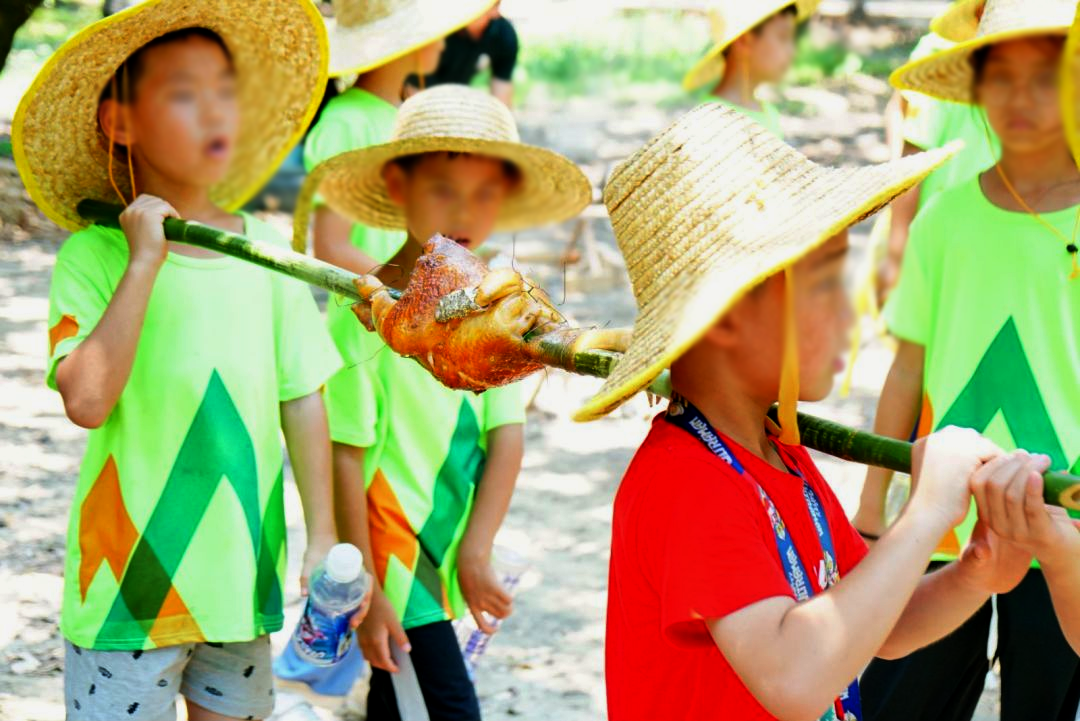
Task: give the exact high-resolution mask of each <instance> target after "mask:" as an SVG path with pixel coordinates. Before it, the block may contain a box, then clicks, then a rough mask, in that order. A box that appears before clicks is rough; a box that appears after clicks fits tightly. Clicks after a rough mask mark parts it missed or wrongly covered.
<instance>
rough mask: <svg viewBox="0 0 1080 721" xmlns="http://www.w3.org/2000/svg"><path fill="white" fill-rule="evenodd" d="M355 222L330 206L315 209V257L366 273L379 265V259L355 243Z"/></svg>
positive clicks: (355, 271) (356, 271) (362, 273)
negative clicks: (353, 232) (353, 228)
mask: <svg viewBox="0 0 1080 721" xmlns="http://www.w3.org/2000/svg"><path fill="white" fill-rule="evenodd" d="M352 227H353V224H352V222H350V221H349V220H347V219H345V218H343V217H341V216H340V215H338V214H337V213H335V212H334V211H333V210H331V209H330V208H327V207H326V206H320V207H319V208H317V209H316V210H315V230H314V244H315V257H316V258H318V259H320V260H325V261H326V262H327V263H330V264H332V265H336V266H338V267H340V268H344V269H346V270H351V271H352V272H354V273H359V274H360V275H364V274H366V273H370V272H372V271H373V270H374V269H375V268H377V267H378V266H379V263H378V261H376V260H375V259H374V258H372V257H371V256H370V255H368V254H367V253H365V252H363V251H362V250H360V249H359V248H357V247H356V246H355V245H353V243H352V240H351V238H350V236H351V235H352Z"/></svg>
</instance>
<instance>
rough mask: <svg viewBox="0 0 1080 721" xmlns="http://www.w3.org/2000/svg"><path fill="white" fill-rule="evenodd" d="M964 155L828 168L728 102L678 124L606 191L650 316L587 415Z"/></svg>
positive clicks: (643, 313)
mask: <svg viewBox="0 0 1080 721" xmlns="http://www.w3.org/2000/svg"><path fill="white" fill-rule="evenodd" d="M956 150H958V147H957V146H955V145H953V146H949V147H947V148H944V149H939V150H933V151H929V152H926V153H920V154H917V155H911V156H908V157H905V158H902V159H900V160H895V161H892V162H889V163H885V164H882V165H875V166H869V167H862V168H845V169H837V168H826V167H823V166H820V165H817V164H816V163H814V162H812V161H810V160H809V159H807V158H806V157H805V156H803V155H802V154H800V153H799V152H798V151H797V150H795V149H793V148H792V147H790V146H789V145H787V144H786V143H784V142H783V141H781V140H780V139H778V138H776V137H775V136H773V135H772V134H771V133H770V132H769V131H767V130H765V129H764V128H763V127H761V126H760V125H758V124H757V123H755V122H753V121H752V120H750V119H748V118H747V117H745V116H744V115H743V114H742V113H739V112H737V111H734V110H731V109H730V108H727V107H726V106H724V105H722V104H720V103H708V104H705V105H702V106H701V107H699V108H697V109H695V110H694V111H692V112H690V113H689V114H688V115H685V116H684V117H682V118H681V119H680V120H678V121H676V122H675V124H674V125H672V126H671V127H670V128H668V129H667V130H665V131H664V132H663V133H662V134H661V135H659V136H658V137H656V138H654V139H653V140H652V141H650V142H649V143H648V144H647V145H646V146H645V147H644V148H642V149H641V150H639V151H638V152H637V153H636V154H635V155H633V156H632V157H631V158H629V159H628V160H626V161H625V162H624V163H622V164H621V165H619V166H618V167H617V168H616V169H615V172H614V174H613V175H612V177H611V179H610V180H609V182H608V185H607V188H606V190H605V193H604V201H605V202H606V204H607V207H608V211H609V212H610V214H611V222H612V225H613V227H614V230H615V238H616V240H617V241H618V244H619V249H620V250H621V251H622V254H623V256H624V258H625V259H626V267H627V271H628V272H629V274H630V281H631V284H632V286H633V289H634V296H635V299H636V300H637V306H638V317H637V320H636V322H635V323H634V331H633V340H632V341H631V343H630V347H629V348H628V349H627V351H626V354H625V355H624V356H623V358H622V359H621V360H620V361H619V363H618V364H617V365H616V366H615V370H614V371H613V372H612V374H611V376H610V377H609V378H608V379H607V381H606V382H605V383H604V385H603V387H602V388H601V389H600V391H599V393H597V394H596V395H595V396H594V397H593V398H591V399H590V400H589V401H588V402H587V403H586V404H585V406H584V407H582V408H581V409H580V410H579V411H578V412H577V413H576V414H575V418H576V419H577V420H581V421H588V420H594V419H596V418H600V417H601V416H603V415H606V414H607V413H609V412H611V411H612V410H614V409H615V408H617V407H618V406H619V405H621V404H622V403H623V402H625V401H626V400H627V399H628V398H630V397H631V396H633V395H634V394H635V393H637V392H638V391H640V390H642V389H644V388H646V387H647V386H648V385H649V384H650V383H651V382H652V381H653V380H655V379H656V377H657V376H659V375H660V373H661V372H663V371H664V370H665V369H667V368H668V367H669V366H670V365H671V364H672V363H673V362H675V361H676V360H677V359H678V358H679V357H680V356H682V354H683V353H685V352H686V351H687V350H688V349H689V348H690V347H691V346H693V345H694V344H695V343H696V342H697V341H698V340H699V339H700V338H701V337H702V336H703V335H704V334H705V332H706V331H707V330H708V329H709V328H710V327H712V326H713V325H714V324H715V323H716V322H717V320H719V319H720V318H721V317H722V316H723V315H724V313H726V312H727V310H728V309H729V308H731V306H732V305H733V304H734V303H735V302H736V301H738V300H739V299H740V298H742V297H743V296H744V295H745V294H746V293H747V292H748V291H749V290H750V289H751V288H753V287H755V286H756V285H758V284H760V283H761V282H762V281H764V280H766V279H767V278H769V277H770V276H772V275H774V274H776V273H778V272H780V271H782V270H784V269H785V268H787V267H789V266H791V265H794V264H795V263H796V262H797V261H798V260H799V259H800V258H802V257H803V256H805V255H807V254H808V253H810V252H811V251H813V250H814V249H815V248H817V247H819V246H820V245H822V244H823V243H825V242H826V241H827V240H828V239H829V238H831V237H833V236H835V235H836V234H837V233H839V232H841V231H843V230H844V229H846V228H848V227H849V226H851V225H853V224H855V223H857V222H859V221H860V220H862V219H863V218H866V217H868V216H870V215H872V214H873V213H875V212H877V211H878V210H880V209H881V208H882V207H884V206H885V205H887V204H888V203H889V202H891V201H892V200H893V199H894V198H896V197H897V196H898V195H901V194H902V193H903V192H904V191H906V190H908V189H909V188H911V187H913V186H914V185H916V184H917V183H919V182H920V181H921V180H922V179H923V178H925V177H926V175H927V174H929V173H930V172H931V171H932V170H934V169H935V168H936V167H938V166H939V165H941V163H943V162H944V161H945V160H947V159H948V158H949V157H951V156H952V155H953V153H955V152H956Z"/></svg>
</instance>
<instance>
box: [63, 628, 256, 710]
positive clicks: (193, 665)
mask: <svg viewBox="0 0 1080 721" xmlns="http://www.w3.org/2000/svg"><path fill="white" fill-rule="evenodd" d="M270 660H271V659H270V637H269V636H261V637H259V638H257V639H255V640H254V641H249V642H247V643H224V644H221V643H213V644H211V643H187V644H183V645H181V646H168V647H166V648H157V649H154V650H152V651H94V650H92V649H87V648H79V647H78V646H74V645H72V644H71V643H69V642H67V641H65V642H64V700H65V706H66V707H67V718H68V720H69V721H118V720H119V719H129V720H130V721H174V719H176V697H177V694H179V695H181V696H183V697H184V698H186V699H187V700H189V701H191V702H193V703H195V704H198V705H199V706H202V707H203V708H205V709H206V710H208V711H213V712H214V713H218V714H221V715H223V716H231V717H233V718H240V719H264V718H266V717H268V716H269V715H270V714H271V713H272V712H273V710H274V681H273V675H272V674H271V671H270Z"/></svg>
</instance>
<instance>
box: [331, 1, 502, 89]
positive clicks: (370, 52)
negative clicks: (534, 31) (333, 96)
mask: <svg viewBox="0 0 1080 721" xmlns="http://www.w3.org/2000/svg"><path fill="white" fill-rule="evenodd" d="M495 2H496V0H335V1H334V4H333V8H334V16H333V17H332V18H328V19H327V20H326V31H327V34H328V35H329V36H330V75H331V77H337V76H339V75H359V74H360V73H365V72H367V71H368V70H372V69H374V68H377V67H379V66H380V65H386V64H387V63H389V62H393V61H394V60H397V59H398V58H400V57H403V56H405V55H408V54H409V53H412V52H415V51H416V50H419V49H420V48H422V47H424V46H425V45H430V44H431V43H433V42H435V41H436V40H439V39H440V38H444V37H446V36H447V35H450V34H451V33H454V32H456V31H458V30H460V29H461V28H463V27H465V26H466V25H468V24H469V23H471V22H472V21H473V20H475V19H476V18H478V17H480V16H481V15H483V14H484V13H485V12H487V11H488V10H490V9H491V8H492V6H494V5H495Z"/></svg>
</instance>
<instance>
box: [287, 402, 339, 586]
mask: <svg viewBox="0 0 1080 721" xmlns="http://www.w3.org/2000/svg"><path fill="white" fill-rule="evenodd" d="M281 430H282V432H283V433H284V434H285V445H286V447H287V448H288V449H289V459H290V460H291V461H292V467H293V475H294V476H295V478H296V488H297V490H298V491H299V492H300V502H301V504H302V505H303V507H304V526H305V528H306V529H307V549H306V550H305V551H304V564H303V566H302V570H301V572H300V587H301V589H302V592H303V593H305V594H306V593H307V581H308V577H309V576H310V575H311V572H312V571H313V570H314V568H315V566H316V565H317V564H318V563H319V562H320V561H322V560H323V559H324V558H326V554H327V553H328V552H329V551H330V549H331V548H332V547H333V546H334V544H335V543H337V534H336V533H335V531H334V516H333V508H334V496H333V493H332V492H331V486H330V431H329V430H328V428H327V424H326V407H325V406H324V405H323V399H322V393H321V392H318V391H317V392H315V393H312V394H310V395H306V396H303V397H301V398H296V399H293V400H289V401H284V402H282V403H281Z"/></svg>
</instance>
